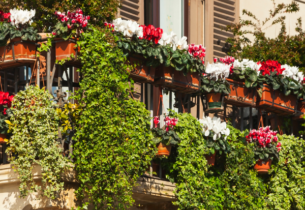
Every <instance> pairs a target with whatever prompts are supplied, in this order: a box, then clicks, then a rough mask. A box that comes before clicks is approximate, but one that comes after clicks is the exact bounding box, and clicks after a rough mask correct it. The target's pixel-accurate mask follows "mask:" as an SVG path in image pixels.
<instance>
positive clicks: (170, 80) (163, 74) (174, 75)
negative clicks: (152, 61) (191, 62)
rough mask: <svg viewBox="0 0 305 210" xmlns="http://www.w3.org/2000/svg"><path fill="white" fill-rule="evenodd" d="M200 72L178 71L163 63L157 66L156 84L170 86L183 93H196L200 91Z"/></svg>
mask: <svg viewBox="0 0 305 210" xmlns="http://www.w3.org/2000/svg"><path fill="white" fill-rule="evenodd" d="M199 78H200V77H199V73H198V72H195V73H187V75H183V72H182V71H176V70H175V69H174V68H173V67H171V66H169V67H165V66H163V65H161V66H159V67H157V68H156V73H155V81H154V84H155V85H157V86H162V87H168V88H170V89H172V90H177V91H179V92H181V93H195V92H198V91H199Z"/></svg>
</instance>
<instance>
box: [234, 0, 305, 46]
mask: <svg viewBox="0 0 305 210" xmlns="http://www.w3.org/2000/svg"><path fill="white" fill-rule="evenodd" d="M291 1H292V0H275V3H276V4H279V3H285V4H288V3H291ZM302 2H304V3H302ZM297 3H298V4H299V7H300V11H299V12H297V13H283V14H279V15H277V16H276V17H279V16H283V15H284V16H286V20H285V22H286V28H287V33H288V34H289V35H295V34H297V32H296V31H295V27H296V23H297V19H298V18H299V17H301V18H302V20H303V22H304V21H305V0H303V1H297ZM273 8H274V5H273V2H272V0H240V7H239V11H240V17H241V18H242V19H249V20H253V19H252V18H248V16H246V15H242V11H243V10H244V9H245V10H248V11H250V12H251V13H252V14H254V15H255V16H256V17H257V18H258V20H260V21H261V22H262V21H263V20H265V19H266V18H267V17H269V11H270V10H273ZM276 17H275V18H276ZM275 18H274V19H275ZM274 19H271V21H269V22H268V23H266V25H265V26H264V27H262V29H263V32H265V33H266V36H267V37H270V38H274V37H276V36H277V35H278V34H279V32H280V28H281V25H280V24H276V25H274V26H271V23H272V20H274ZM302 28H303V30H304V29H305V23H304V24H303V27H302ZM244 29H246V28H244ZM249 38H250V39H251V40H253V36H250V35H249Z"/></svg>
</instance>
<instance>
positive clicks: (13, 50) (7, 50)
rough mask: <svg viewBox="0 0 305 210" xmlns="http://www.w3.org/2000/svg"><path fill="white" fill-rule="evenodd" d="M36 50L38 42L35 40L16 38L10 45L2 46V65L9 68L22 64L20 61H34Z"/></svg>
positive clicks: (0, 57)
mask: <svg viewBox="0 0 305 210" xmlns="http://www.w3.org/2000/svg"><path fill="white" fill-rule="evenodd" d="M36 50H37V44H36V43H35V42H30V41H23V40H21V38H14V39H12V40H11V42H10V43H9V44H8V45H6V46H3V47H0V66H1V67H5V68H8V67H13V66H16V65H18V66H20V65H21V64H20V63H22V64H26V63H34V62H35V60H36Z"/></svg>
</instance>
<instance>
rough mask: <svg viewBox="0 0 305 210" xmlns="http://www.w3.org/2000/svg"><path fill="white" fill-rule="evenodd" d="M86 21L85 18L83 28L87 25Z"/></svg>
mask: <svg viewBox="0 0 305 210" xmlns="http://www.w3.org/2000/svg"><path fill="white" fill-rule="evenodd" d="M87 24H88V22H87V21H86V20H85V21H84V22H83V24H82V26H83V28H85V27H86V26H87Z"/></svg>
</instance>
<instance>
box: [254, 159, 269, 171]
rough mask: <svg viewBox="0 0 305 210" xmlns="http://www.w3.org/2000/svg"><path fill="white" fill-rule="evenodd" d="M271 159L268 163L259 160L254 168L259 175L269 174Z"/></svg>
mask: <svg viewBox="0 0 305 210" xmlns="http://www.w3.org/2000/svg"><path fill="white" fill-rule="evenodd" d="M271 162H272V160H271V159H268V160H267V161H263V160H258V161H257V162H256V164H255V166H254V169H255V170H256V171H257V172H258V173H259V174H266V173H268V171H269V169H270V166H271Z"/></svg>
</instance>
